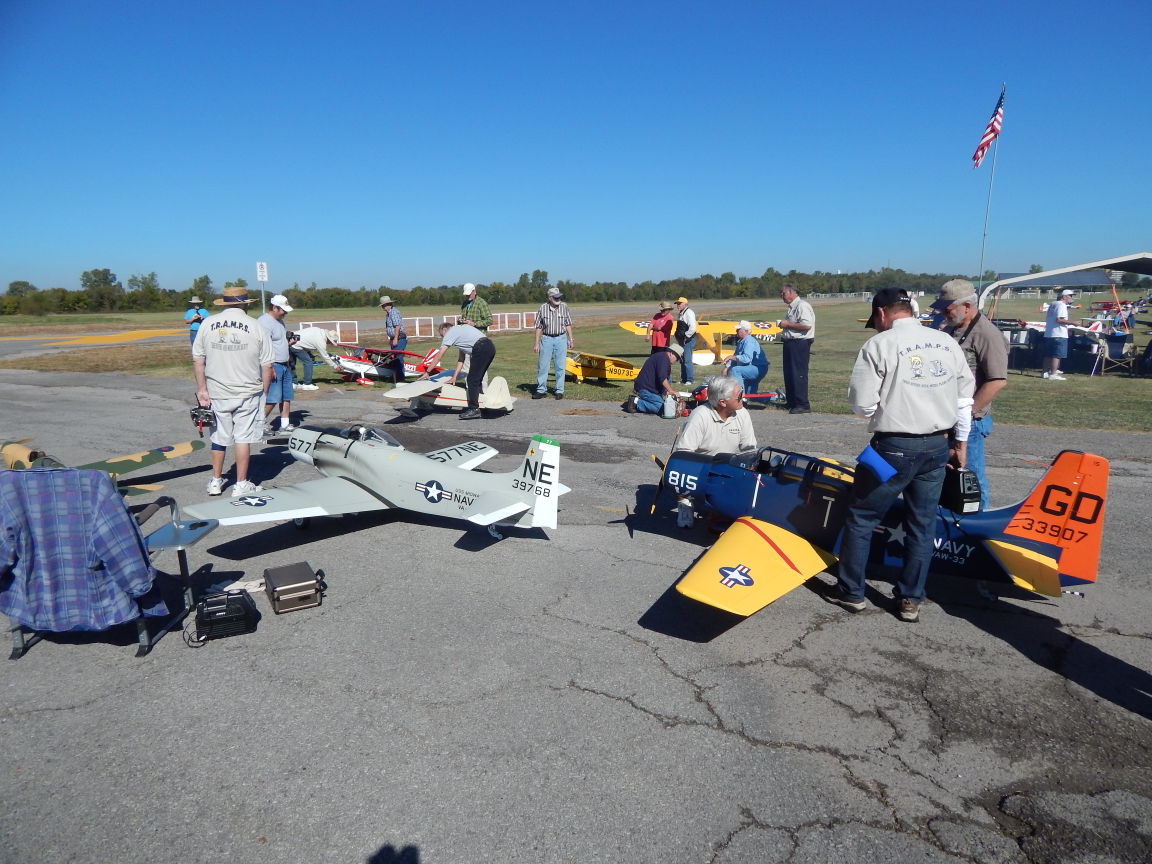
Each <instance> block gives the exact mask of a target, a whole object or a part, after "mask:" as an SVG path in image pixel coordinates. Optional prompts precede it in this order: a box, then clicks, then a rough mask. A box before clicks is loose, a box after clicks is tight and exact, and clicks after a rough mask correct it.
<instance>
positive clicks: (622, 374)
mask: <svg viewBox="0 0 1152 864" xmlns="http://www.w3.org/2000/svg"><path fill="white" fill-rule="evenodd" d="M564 371H565V372H567V373H568V374H569V375H571V376H573V377H574V378H575V379H576V380H577V381H583V380H584V379H585V378H599V379H602V380H604V381H632V380H634V379H635V378H636V376H637V375H639V374H640V369H639V368H638V367H636V366H634V365H632V364H631V363H629V362H627V361H626V360H620V359H618V358H616V357H604V356H602V355H600V354H588V353H587V352H585V351H569V352H568V357H567V359H565V361H564Z"/></svg>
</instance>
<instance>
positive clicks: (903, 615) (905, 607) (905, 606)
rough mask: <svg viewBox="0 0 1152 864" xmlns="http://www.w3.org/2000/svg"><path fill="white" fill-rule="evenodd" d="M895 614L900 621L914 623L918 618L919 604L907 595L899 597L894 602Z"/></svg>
mask: <svg viewBox="0 0 1152 864" xmlns="http://www.w3.org/2000/svg"><path fill="white" fill-rule="evenodd" d="M896 616H897V617H898V618H899V619H900V620H901V621H907V622H908V623H909V624H915V623H916V622H917V621H919V620H920V604H919V603H917V602H916V601H915V600H909V599H908V598H907V597H901V598H900V599H899V600H898V601H897V602H896Z"/></svg>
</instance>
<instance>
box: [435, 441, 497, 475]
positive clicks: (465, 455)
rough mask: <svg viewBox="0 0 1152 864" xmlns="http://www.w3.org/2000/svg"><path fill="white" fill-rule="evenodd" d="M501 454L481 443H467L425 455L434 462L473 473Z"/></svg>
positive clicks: (442, 448)
mask: <svg viewBox="0 0 1152 864" xmlns="http://www.w3.org/2000/svg"><path fill="white" fill-rule="evenodd" d="M499 452H500V451H499V450H496V449H494V448H492V447H489V446H488V445H487V444H484V443H483V442H481V441H465V442H464V443H463V444H454V445H452V446H451V447H441V448H440V449H439V450H433V451H432V452H431V453H425V454H424V455H425V456H427V457H428V458H429V459H431V460H432V461H433V462H440V463H442V464H444V465H452V466H454V467H456V468H459V469H461V470H463V471H471V470H472V469H473V468H475V467H476V466H478V465H482V464H483V463H485V462H487V461H488V460H489V459H491V458H492V457H493V456H495V455H496V454H497V453H499Z"/></svg>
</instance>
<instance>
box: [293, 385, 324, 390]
mask: <svg viewBox="0 0 1152 864" xmlns="http://www.w3.org/2000/svg"><path fill="white" fill-rule="evenodd" d="M296 389H297V390H319V389H320V388H319V387H317V386H316V385H315V384H297V385H296Z"/></svg>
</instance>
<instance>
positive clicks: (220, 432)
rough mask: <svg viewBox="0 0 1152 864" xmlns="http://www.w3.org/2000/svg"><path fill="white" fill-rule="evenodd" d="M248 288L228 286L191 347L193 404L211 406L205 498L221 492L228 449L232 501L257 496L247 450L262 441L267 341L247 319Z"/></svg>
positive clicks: (268, 374) (268, 377)
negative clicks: (231, 463)
mask: <svg viewBox="0 0 1152 864" xmlns="http://www.w3.org/2000/svg"><path fill="white" fill-rule="evenodd" d="M250 303H251V299H250V298H249V296H248V289H247V288H241V287H229V288H225V289H224V296H223V297H221V298H220V299H219V300H215V301H213V303H212V305H213V306H224V307H226V308H225V309H224V310H223V311H222V312H219V313H217V314H215V315H212V316H211V317H209V318H208V319H207V320H205V321H204V322H203V323H202V324H201V325H200V329H199V331H197V333H196V341H194V342H193V343H192V364H193V367H194V369H195V372H196V400H197V401H198V402H199V403H200V404H201V405H202V406H208V405H211V406H212V413H213V414H214V415H215V417H216V428H215V429H213V430H212V479H211V480H209V481H208V494H209V495H219V494H220V492H221V491H222V490H223V488H224V477H223V476H222V475H223V473H224V454H225V453H226V452H227V450H228V447H229V445H231V446H232V447H233V452H234V455H235V457H236V485H234V486H233V487H232V497H233V498H238V497H240V496H241V495H247V494H249V493H252V492H260V491H262V487H260V486H257V485H256V484H255V483H252V482H250V481H249V480H248V462H249V459H250V457H251V453H252V445H253V444H258V443H260V441H261V439H262V438H263V432H264V428H263V427H264V424H263V410H264V394H265V393H267V392H268V385H269V383H270V382H271V380H272V342H271V340H270V339H269V338H268V335H267V334H266V333H265V331H264V328H263V327H261V326H260V325H259V324H258V323H257V322H256V320H255V319H254V318H252V317H250V316H249V315H248V306H249V304H250Z"/></svg>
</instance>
